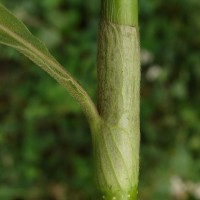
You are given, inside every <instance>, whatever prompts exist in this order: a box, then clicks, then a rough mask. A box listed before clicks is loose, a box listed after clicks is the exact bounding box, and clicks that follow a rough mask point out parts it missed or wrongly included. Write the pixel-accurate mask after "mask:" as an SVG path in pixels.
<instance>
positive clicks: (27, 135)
mask: <svg viewBox="0 0 200 200" xmlns="http://www.w3.org/2000/svg"><path fill="white" fill-rule="evenodd" d="M1 2H2V3H3V4H5V5H6V6H7V7H8V8H9V9H10V10H12V11H13V13H14V14H15V15H16V16H18V18H20V19H21V20H23V21H24V23H25V24H27V25H28V27H29V29H30V30H31V31H32V32H33V33H34V34H35V35H36V36H38V37H39V38H40V39H42V40H43V41H44V42H45V43H46V45H47V46H48V48H49V49H50V51H51V52H52V54H53V55H54V56H55V57H56V58H57V59H58V60H59V61H60V62H61V63H62V64H63V65H64V66H65V67H66V69H67V70H68V71H69V72H71V74H73V75H74V77H76V78H77V79H78V80H79V82H80V83H81V84H82V85H83V86H84V88H86V90H87V91H88V92H89V94H90V95H91V96H92V98H93V99H94V100H95V99H96V85H97V84H96V67H95V66H96V64H95V62H96V49H97V44H96V43H97V27H98V21H99V8H100V1H99V0H98V1H97V0H87V1H83V0H34V1H33V0H32V1H31V0H1ZM139 7H140V34H141V63H142V81H141V162H140V185H139V194H140V199H141V200H198V199H200V92H199V90H200V1H199V0H167V1H162V0H139ZM92 171H93V168H92V147H91V137H90V131H89V127H88V124H87V122H86V119H85V117H84V115H83V113H82V111H81V110H80V107H79V106H78V105H77V104H76V102H74V101H73V99H72V98H71V97H70V96H69V95H68V93H67V92H66V91H65V89H63V88H62V87H61V86H59V85H58V84H57V83H56V82H55V81H54V80H53V79H52V78H50V77H49V76H48V75H47V74H46V73H45V72H43V71H42V70H41V69H39V68H38V67H36V66H35V64H33V63H32V62H30V61H29V60H28V59H27V58H25V57H24V56H22V55H20V54H19V53H17V52H16V51H15V50H12V49H10V48H7V47H4V46H0V199H1V200H29V199H30V200H66V199H67V200H88V199H92V195H93V194H94V191H95V190H94V184H93V177H92Z"/></svg>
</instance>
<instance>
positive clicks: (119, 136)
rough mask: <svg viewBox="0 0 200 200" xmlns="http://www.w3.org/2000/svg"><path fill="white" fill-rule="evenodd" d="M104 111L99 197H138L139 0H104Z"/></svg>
mask: <svg viewBox="0 0 200 200" xmlns="http://www.w3.org/2000/svg"><path fill="white" fill-rule="evenodd" d="M101 11H102V12H101V20H100V26H99V46H98V56H97V57H98V59H97V66H98V111H99V114H100V116H101V121H99V124H98V127H97V128H96V130H95V131H93V146H94V159H95V170H96V171H95V173H96V183H97V188H98V190H99V193H100V198H99V199H105V200H114V199H115V200H127V199H132V200H136V199H137V187H138V174H139V144H140V122H139V110H140V109H139V102H140V49H139V34H138V17H137V16H138V11H137V1H136V0H102V10H101Z"/></svg>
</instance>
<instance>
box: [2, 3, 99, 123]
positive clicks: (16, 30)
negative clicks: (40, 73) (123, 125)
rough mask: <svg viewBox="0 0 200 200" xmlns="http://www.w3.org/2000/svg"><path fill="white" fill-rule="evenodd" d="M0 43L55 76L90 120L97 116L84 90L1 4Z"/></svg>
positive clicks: (42, 44) (41, 43)
mask: <svg viewBox="0 0 200 200" xmlns="http://www.w3.org/2000/svg"><path fill="white" fill-rule="evenodd" d="M0 43H1V44H4V45H7V46H10V47H13V48H15V49H16V50H18V51H19V52H21V53H22V54H24V55H25V56H27V57H28V58H29V59H30V60H32V61H33V62H34V63H36V64H37V65H38V66H40V67H41V68H42V69H43V70H45V71H46V72H48V73H49V74H50V75H51V76H52V77H53V78H55V79H56V80H57V81H58V82H59V83H60V84H61V85H62V86H64V87H65V88H66V89H67V90H68V91H69V92H70V94H71V95H72V96H73V97H74V98H75V99H76V100H77V101H78V102H79V104H80V105H81V107H82V109H83V110H84V112H85V114H86V116H87V117H88V119H89V120H90V122H91V120H92V121H94V120H95V119H96V118H98V114H97V111H96V107H95V106H94V104H93V102H92V100H91V99H90V97H89V96H88V94H87V93H86V92H85V90H84V89H83V88H82V87H81V86H80V85H79V84H78V83H77V81H75V79H74V78H73V77H72V76H71V75H70V74H69V73H67V72H66V71H65V70H64V68H63V67H62V66H61V65H60V64H59V63H58V62H57V61H56V60H55V58H54V57H53V56H52V55H51V54H50V53H49V51H48V49H47V48H46V46H45V45H44V43H43V42H41V41H40V40H39V39H38V38H36V37H35V36H33V35H32V34H31V32H30V31H29V30H28V29H27V27H26V26H25V25H24V24H23V23H22V22H21V21H19V20H18V19H17V18H16V17H15V16H14V15H13V14H12V13H10V12H9V11H8V10H7V9H6V8H5V7H4V6H3V5H1V4H0ZM91 123H92V122H91Z"/></svg>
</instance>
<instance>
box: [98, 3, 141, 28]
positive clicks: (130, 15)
mask: <svg viewBox="0 0 200 200" xmlns="http://www.w3.org/2000/svg"><path fill="white" fill-rule="evenodd" d="M101 18H102V19H103V20H105V21H107V22H108V21H109V22H112V23H115V24H122V25H129V26H136V27H137V26H138V0H102V5H101Z"/></svg>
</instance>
